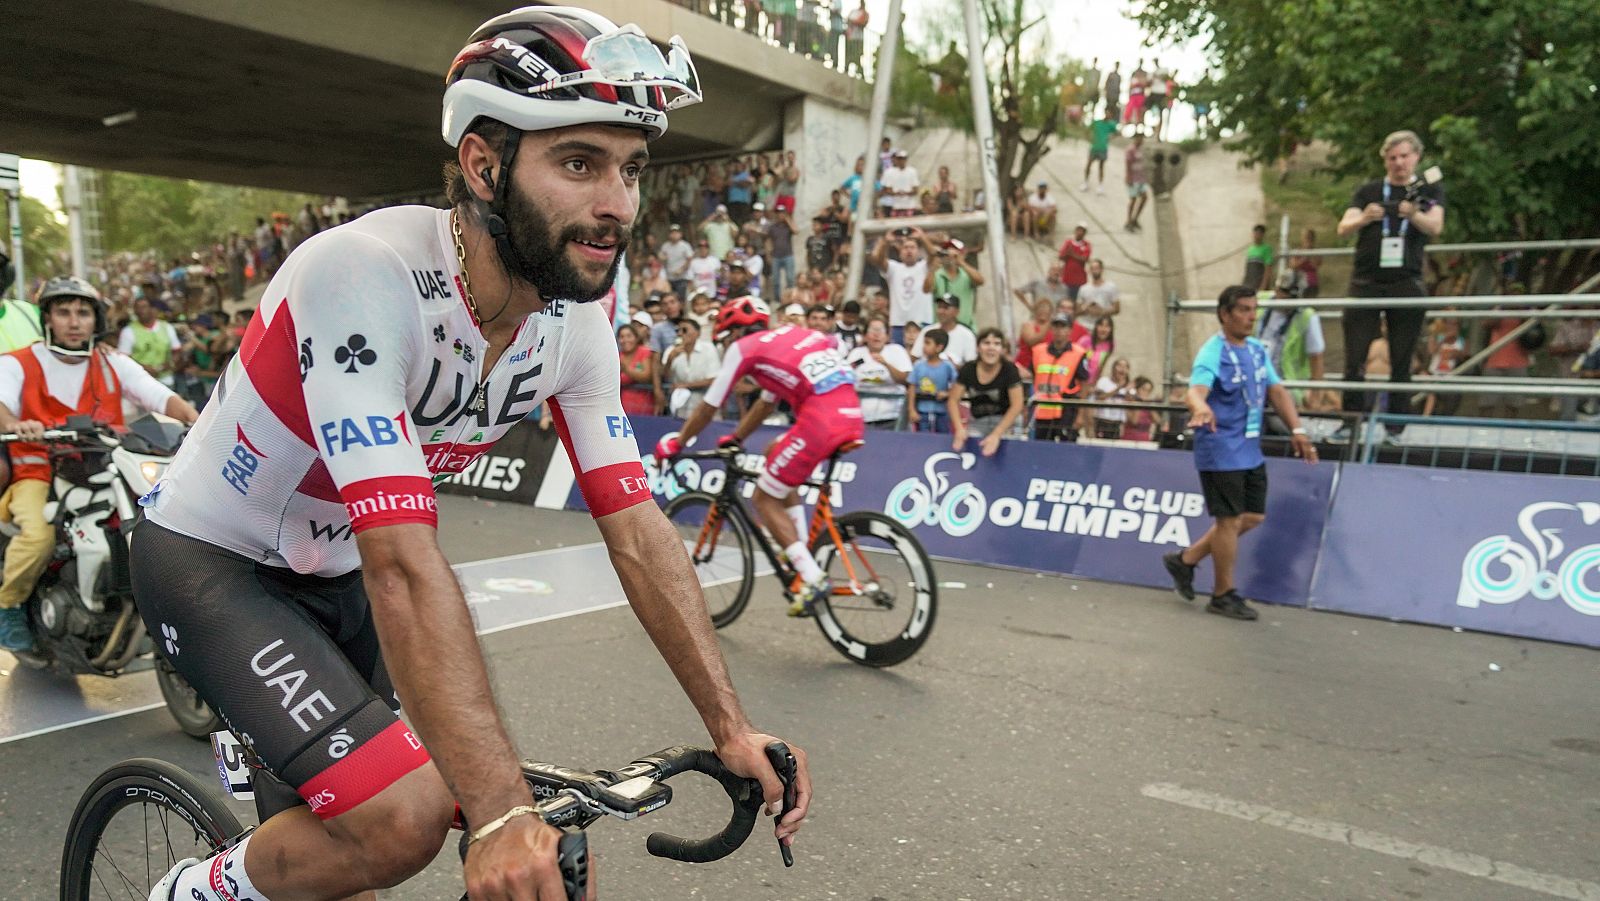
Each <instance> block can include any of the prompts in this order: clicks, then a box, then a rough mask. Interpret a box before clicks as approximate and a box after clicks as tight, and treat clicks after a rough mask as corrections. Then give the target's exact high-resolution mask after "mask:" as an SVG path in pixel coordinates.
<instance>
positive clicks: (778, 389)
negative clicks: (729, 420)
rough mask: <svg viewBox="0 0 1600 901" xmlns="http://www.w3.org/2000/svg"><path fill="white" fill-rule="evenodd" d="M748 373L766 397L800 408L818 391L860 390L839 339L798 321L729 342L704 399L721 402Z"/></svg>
mask: <svg viewBox="0 0 1600 901" xmlns="http://www.w3.org/2000/svg"><path fill="white" fill-rule="evenodd" d="M747 375H748V376H750V377H751V378H752V379H755V382H756V384H757V385H760V386H761V387H762V389H763V391H764V393H763V396H764V397H765V398H767V399H768V400H772V399H774V398H775V399H778V400H782V401H783V402H785V403H787V404H788V405H789V406H790V407H791V408H793V409H794V411H795V412H796V413H799V412H800V409H801V408H802V407H804V406H805V404H806V401H808V400H810V399H811V398H813V397H816V396H817V395H819V394H827V393H829V392H832V391H841V390H842V391H848V392H849V396H850V398H851V399H854V398H855V394H856V388H855V384H856V374H855V372H853V371H852V370H851V369H850V367H849V366H848V365H846V364H845V362H844V356H843V355H842V354H840V353H839V349H838V341H836V340H834V339H832V338H831V337H829V336H828V335H824V334H822V333H821V332H816V331H812V330H811V329H808V328H801V327H800V326H796V325H785V326H782V327H781V328H775V329H771V330H768V331H763V332H757V333H755V334H753V335H746V336H745V337H743V338H740V339H739V340H738V341H735V342H734V343H733V344H732V345H731V346H729V347H728V350H727V352H726V353H724V354H723V355H722V371H721V372H719V373H717V380H716V381H714V382H712V383H711V387H710V388H707V389H706V396H705V402H706V403H708V404H711V405H712V406H714V407H720V406H722V402H723V400H724V399H726V398H727V396H728V391H729V390H730V389H731V388H733V386H734V383H735V382H737V381H739V379H741V378H743V377H744V376H747ZM837 399H838V398H835V400H837Z"/></svg>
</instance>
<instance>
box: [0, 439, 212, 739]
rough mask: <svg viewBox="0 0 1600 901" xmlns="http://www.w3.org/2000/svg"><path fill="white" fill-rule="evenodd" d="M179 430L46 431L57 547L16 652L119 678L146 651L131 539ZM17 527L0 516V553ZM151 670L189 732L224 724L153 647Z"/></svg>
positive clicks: (205, 732)
mask: <svg viewBox="0 0 1600 901" xmlns="http://www.w3.org/2000/svg"><path fill="white" fill-rule="evenodd" d="M184 434H185V428H184V426H183V425H182V424H180V423H177V422H174V421H172V420H166V419H160V418H157V417H155V416H150V415H146V416H142V417H140V418H139V419H136V420H134V421H133V422H131V423H129V424H128V426H127V428H126V429H125V430H123V429H118V430H113V429H111V428H109V427H107V426H104V425H100V424H97V423H95V422H94V420H93V419H91V418H90V417H88V416H73V417H69V418H68V419H67V421H66V423H65V425H63V426H62V427H61V428H57V429H48V430H46V431H45V433H44V443H45V444H46V446H47V447H48V448H49V459H50V468H51V491H50V500H49V501H48V502H46V504H45V507H44V517H45V521H46V522H49V523H50V524H51V526H52V527H53V528H54V529H55V533H56V547H55V553H54V554H53V555H52V556H51V558H50V562H49V564H48V565H47V566H46V567H45V570H44V572H43V573H42V574H41V575H40V576H39V580H38V581H37V582H36V583H35V584H34V587H33V593H32V594H31V595H30V596H29V597H28V600H27V601H26V602H25V604H24V609H26V610H27V613H28V625H29V626H30V628H31V629H32V631H33V637H34V649H33V650H32V651H31V652H30V651H24V652H19V653H16V655H15V656H16V657H17V659H18V660H20V661H22V662H23V663H24V664H27V665H29V666H33V667H36V668H39V669H44V668H47V667H48V668H50V669H52V670H54V671H55V672H58V673H61V674H62V675H68V676H76V675H83V674H89V675H98V676H108V677H116V676H120V675H122V674H123V673H126V672H128V668H129V666H130V665H131V664H133V662H134V661H135V660H137V659H139V658H141V657H143V656H145V655H147V654H150V653H151V651H152V650H153V647H152V644H151V641H150V637H149V635H147V634H146V632H145V625H144V620H143V619H141V618H140V616H139V611H138V609H137V607H136V606H135V605H134V599H133V582H132V577H131V574H130V572H129V568H128V558H129V549H128V545H129V540H130V537H131V535H132V531H133V526H134V525H135V524H136V523H137V522H138V521H139V518H140V517H141V516H142V510H141V508H140V507H139V498H140V497H143V496H144V495H145V494H146V493H147V492H149V491H150V489H151V487H153V486H154V485H155V483H156V482H157V480H159V479H160V478H161V475H162V473H163V472H165V471H166V468H167V464H168V463H169V462H171V459H172V455H173V454H175V453H177V450H178V445H179V444H180V443H181V442H182V440H183V436H184ZM18 440H21V439H20V438H19V436H18V435H16V434H14V433H11V434H3V435H0V442H12V441H18ZM17 534H18V529H17V528H16V526H14V525H11V524H9V523H5V524H0V554H3V552H4V548H5V546H6V545H8V544H9V543H10V542H11V539H12V538H13V537H15V536H16V535H17ZM155 673H156V683H157V685H158V686H159V687H160V689H161V697H162V699H163V700H165V701H166V705H167V710H168V711H170V712H171V713H172V717H173V719H175V720H177V722H178V727H179V728H181V729H182V730H183V731H184V732H185V733H186V734H188V735H191V736H194V737H195V738H207V737H209V736H210V735H211V733H212V732H215V731H217V730H219V729H222V728H224V727H223V725H222V722H221V720H220V719H219V718H218V717H217V715H216V714H215V713H213V712H212V711H211V708H209V707H208V706H206V703H205V702H204V701H202V700H200V698H199V696H198V695H197V694H196V693H195V691H194V689H193V688H191V687H190V686H189V684H188V682H186V681H185V680H184V678H183V676H181V675H179V674H178V672H177V671H176V670H174V669H173V668H172V667H171V666H170V665H169V664H168V663H167V662H166V661H165V660H164V659H162V658H161V657H160V656H157V657H156V659H155Z"/></svg>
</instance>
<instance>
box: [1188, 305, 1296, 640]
mask: <svg viewBox="0 0 1600 901" xmlns="http://www.w3.org/2000/svg"><path fill="white" fill-rule="evenodd" d="M1217 319H1218V321H1220V322H1221V323H1222V331H1221V332H1219V333H1217V334H1215V335H1212V336H1211V338H1210V339H1209V340H1207V341H1206V343H1205V344H1203V345H1201V346H1200V352H1199V353H1198V354H1196V355H1195V358H1194V368H1193V369H1191V370H1190V373H1189V394H1188V397H1187V398H1185V400H1186V402H1187V403H1188V406H1189V424H1190V425H1191V426H1192V427H1193V428H1194V465H1195V468H1196V469H1198V470H1200V487H1201V491H1202V492H1203V493H1204V494H1205V498H1206V509H1207V510H1208V511H1210V513H1211V516H1212V519H1213V520H1215V522H1213V524H1212V526H1211V528H1210V529H1208V530H1207V531H1206V533H1205V534H1204V535H1203V536H1201V537H1200V540H1199V541H1197V542H1195V543H1194V544H1193V545H1191V546H1190V547H1188V548H1187V549H1185V550H1183V551H1181V552H1178V553H1172V554H1167V555H1166V556H1164V557H1162V558H1161V562H1162V563H1164V564H1165V565H1166V567H1167V572H1168V573H1170V574H1171V575H1172V582H1173V585H1174V587H1176V588H1177V590H1178V594H1179V595H1180V596H1181V597H1182V598H1183V599H1184V600H1186V601H1192V600H1194V570H1195V567H1196V566H1198V565H1199V563H1200V561H1201V560H1204V559H1205V558H1206V557H1207V556H1208V555H1209V556H1210V557H1211V560H1212V563H1213V565H1214V566H1215V567H1216V571H1217V572H1216V585H1215V586H1214V587H1213V588H1212V591H1211V603H1209V604H1207V605H1206V612H1208V613H1215V614H1218V615H1220V616H1227V617H1232V618H1233V619H1246V620H1249V619H1255V618H1256V611H1255V610H1254V609H1253V608H1251V607H1250V606H1249V605H1248V604H1246V603H1245V602H1244V598H1242V597H1240V596H1239V592H1238V591H1236V590H1235V588H1234V584H1233V563H1234V560H1235V559H1237V557H1238V555H1239V536H1240V535H1243V534H1244V533H1246V532H1248V531H1250V530H1251V529H1253V528H1255V527H1256V526H1259V525H1261V523H1262V522H1263V521H1264V520H1265V519H1266V513H1267V464H1266V461H1265V459H1264V458H1263V457H1262V456H1261V420H1262V414H1263V413H1264V412H1265V407H1266V405H1267V403H1269V402H1270V403H1271V404H1272V409H1273V411H1274V412H1276V413H1277V414H1278V415H1279V416H1280V417H1282V418H1283V421H1284V422H1285V423H1287V424H1288V426H1289V430H1290V433H1291V437H1290V443H1291V444H1292V445H1293V447H1294V455H1295V456H1297V457H1304V458H1305V461H1306V462H1307V463H1315V462H1317V449H1316V447H1315V446H1314V445H1313V444H1312V443H1311V439H1310V438H1307V437H1306V430H1305V429H1304V428H1302V427H1301V425H1300V415H1299V413H1297V412H1296V411H1295V408H1294V398H1293V397H1291V396H1290V395H1289V391H1288V389H1286V388H1284V387H1283V385H1282V384H1281V383H1282V381H1283V380H1282V379H1280V378H1279V377H1278V372H1277V370H1275V369H1273V368H1272V357H1271V355H1270V354H1269V353H1268V352H1267V346H1266V345H1265V344H1263V343H1261V342H1260V341H1258V340H1257V339H1256V338H1255V337H1254V336H1255V328H1256V289H1255V288H1254V287H1253V286H1245V285H1233V286H1232V287H1229V288H1225V289H1223V292H1222V296H1220V297H1218V298H1217Z"/></svg>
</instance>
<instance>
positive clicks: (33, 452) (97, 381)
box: [10, 347, 122, 482]
mask: <svg viewBox="0 0 1600 901" xmlns="http://www.w3.org/2000/svg"><path fill="white" fill-rule="evenodd" d="M11 356H12V357H15V358H16V360H17V362H19V363H21V364H22V409H21V410H18V411H17V418H18V419H34V420H38V421H39V422H42V423H44V425H45V428H56V427H58V426H62V425H65V424H66V422H67V417H68V416H84V415H87V416H92V417H94V421H95V422H97V423H100V424H102V425H118V426H120V425H122V381H121V380H120V379H118V378H117V371H116V370H115V369H112V368H111V361H109V360H107V359H106V355H105V353H104V352H103V351H101V350H99V349H96V350H95V352H94V353H93V355H91V356H90V357H89V362H88V363H86V364H84V365H86V366H88V367H89V374H88V375H87V376H85V377H84V380H83V393H82V394H81V395H80V396H79V397H78V405H77V406H75V407H69V406H67V405H66V404H64V403H62V402H61V401H59V400H57V399H56V398H54V397H52V396H51V394H50V387H49V385H47V384H46V383H45V378H44V366H43V365H41V364H40V363H39V358H38V357H36V356H34V355H33V348H32V347H24V348H22V349H21V350H18V351H13V352H12V353H11ZM10 451H11V472H12V476H11V478H12V480H13V481H16V480H18V479H38V480H39V481H41V482H48V481H50V452H49V448H47V447H45V446H44V445H43V444H26V443H23V442H21V441H18V442H14V443H13V444H12V445H11V447H10Z"/></svg>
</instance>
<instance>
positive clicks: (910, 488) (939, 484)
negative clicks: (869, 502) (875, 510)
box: [883, 451, 989, 538]
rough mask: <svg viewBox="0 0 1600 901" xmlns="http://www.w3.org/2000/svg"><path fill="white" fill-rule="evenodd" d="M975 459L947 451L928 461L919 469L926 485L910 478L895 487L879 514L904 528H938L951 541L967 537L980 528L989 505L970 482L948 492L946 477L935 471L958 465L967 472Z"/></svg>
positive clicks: (967, 455) (948, 484) (972, 455)
mask: <svg viewBox="0 0 1600 901" xmlns="http://www.w3.org/2000/svg"><path fill="white" fill-rule="evenodd" d="M977 459H978V458H977V456H976V455H974V454H957V453H952V452H950V451H945V452H944V453H939V454H934V455H932V456H930V457H928V460H927V462H926V463H924V464H923V466H922V472H923V475H924V476H925V477H926V481H924V480H923V479H918V478H916V477H915V476H912V477H911V478H909V479H905V480H902V481H901V482H900V483H899V484H898V485H895V486H894V488H893V489H891V490H890V491H889V499H888V500H886V501H884V504H883V512H885V513H887V514H889V515H890V516H892V517H894V518H895V520H896V521H898V522H899V523H900V524H901V525H903V526H906V527H907V528H912V529H914V528H916V527H917V526H938V527H939V528H941V529H943V530H944V531H945V533H946V534H948V535H951V536H953V537H955V538H965V537H966V536H968V535H971V534H972V533H973V532H976V531H977V530H978V527H979V526H981V525H983V517H984V514H985V513H986V512H988V509H989V501H988V499H987V498H985V497H984V496H983V492H982V491H980V490H978V487H977V486H976V485H974V484H972V483H971V482H962V483H961V484H959V485H956V486H955V487H954V488H951V487H950V477H949V476H948V475H947V474H946V473H943V472H940V471H938V467H939V466H940V465H941V464H944V463H952V462H956V461H960V463H961V468H962V470H968V469H971V468H972V465H973V464H974V463H976V462H977Z"/></svg>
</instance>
